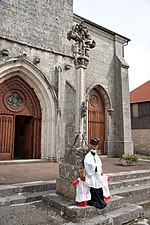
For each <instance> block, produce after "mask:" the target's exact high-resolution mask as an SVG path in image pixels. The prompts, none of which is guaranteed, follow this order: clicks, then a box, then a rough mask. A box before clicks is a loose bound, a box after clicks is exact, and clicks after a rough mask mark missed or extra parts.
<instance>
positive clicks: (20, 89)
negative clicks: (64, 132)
mask: <svg viewBox="0 0 150 225" xmlns="http://www.w3.org/2000/svg"><path fill="white" fill-rule="evenodd" d="M40 147H41V108H40V104H39V101H38V99H37V97H36V95H35V93H34V91H33V89H32V88H31V87H30V86H29V85H28V84H27V83H26V82H25V81H24V80H23V79H21V78H20V77H19V76H15V77H12V78H10V79H8V80H6V81H5V82H3V83H2V84H0V160H10V159H33V158H40V155H41V149H40Z"/></svg>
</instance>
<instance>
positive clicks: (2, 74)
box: [0, 58, 57, 159]
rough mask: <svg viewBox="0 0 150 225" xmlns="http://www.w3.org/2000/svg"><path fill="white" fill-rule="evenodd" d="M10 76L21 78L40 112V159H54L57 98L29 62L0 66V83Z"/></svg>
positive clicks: (21, 60) (41, 75) (15, 61)
mask: <svg viewBox="0 0 150 225" xmlns="http://www.w3.org/2000/svg"><path fill="white" fill-rule="evenodd" d="M12 76H19V77H20V78H22V79H23V80H24V81H25V82H26V83H27V84H28V85H29V86H30V87H31V88H33V89H34V92H35V94H36V96H37V98H38V100H39V102H40V105H41V110H42V129H41V158H47V159H48V158H51V159H55V157H56V144H55V143H56V140H55V137H56V135H55V134H56V109H57V96H56V93H55V91H54V89H53V88H52V86H51V85H50V83H49V81H48V80H47V78H46V76H45V75H44V74H43V73H42V72H41V71H40V70H39V69H38V68H37V67H36V66H34V65H33V64H32V63H31V62H29V61H28V60H26V59H24V58H15V59H11V60H8V61H6V62H5V63H3V64H1V65H0V83H2V82H4V81H5V80H7V79H9V78H10V77H12Z"/></svg>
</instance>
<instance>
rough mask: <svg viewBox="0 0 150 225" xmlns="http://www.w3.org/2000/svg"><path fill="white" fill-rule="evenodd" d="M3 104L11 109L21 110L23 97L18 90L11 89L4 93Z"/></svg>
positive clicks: (23, 101)
mask: <svg viewBox="0 0 150 225" xmlns="http://www.w3.org/2000/svg"><path fill="white" fill-rule="evenodd" d="M4 104H5V106H6V107H7V108H8V109H9V110H11V111H16V112H17V111H21V110H23V109H24V107H25V97H24V95H23V94H22V92H21V91H20V90H12V91H9V92H7V93H6V94H5V96H4Z"/></svg>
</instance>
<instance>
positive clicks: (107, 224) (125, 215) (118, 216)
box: [65, 204, 143, 225]
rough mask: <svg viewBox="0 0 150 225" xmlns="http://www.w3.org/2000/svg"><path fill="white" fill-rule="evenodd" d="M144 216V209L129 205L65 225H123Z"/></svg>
mask: <svg viewBox="0 0 150 225" xmlns="http://www.w3.org/2000/svg"><path fill="white" fill-rule="evenodd" d="M142 216H143V209H142V207H141V206H137V205H134V204H127V205H126V206H124V207H122V208H119V209H117V210H112V211H110V212H108V213H104V214H103V215H98V216H95V217H93V218H89V219H85V220H83V221H80V222H73V221H71V222H69V223H66V224H65V225H122V224H127V223H129V222H133V221H134V220H137V218H141V217H142Z"/></svg>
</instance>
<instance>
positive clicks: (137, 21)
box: [74, 0, 150, 91]
mask: <svg viewBox="0 0 150 225" xmlns="http://www.w3.org/2000/svg"><path fill="white" fill-rule="evenodd" d="M74 13H76V14H78V15H80V16H82V17H84V18H86V19H89V20H91V21H93V22H95V23H97V24H99V25H101V26H103V27H105V28H107V29H110V30H112V31H114V32H116V33H118V34H121V35H123V36H125V37H127V38H129V39H131V41H130V42H129V44H128V46H126V47H125V59H126V61H127V63H128V64H129V65H130V68H129V88H130V91H131V90H133V89H134V88H136V87H138V86H140V85H141V84H143V83H145V82H146V81H148V80H150V28H149V27H150V26H149V24H150V22H149V21H150V0H124V1H123V0H74Z"/></svg>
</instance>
